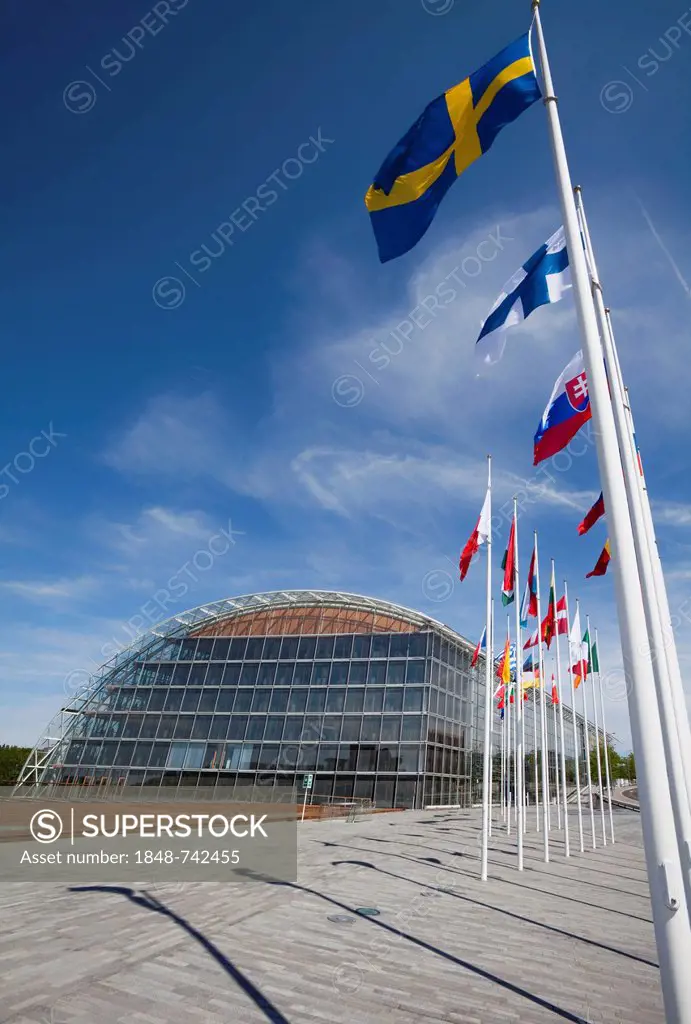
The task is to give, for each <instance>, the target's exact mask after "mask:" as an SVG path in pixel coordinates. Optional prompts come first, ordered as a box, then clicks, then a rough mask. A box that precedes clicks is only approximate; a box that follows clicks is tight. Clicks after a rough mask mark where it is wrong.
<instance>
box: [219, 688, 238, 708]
mask: <svg viewBox="0 0 691 1024" xmlns="http://www.w3.org/2000/svg"><path fill="white" fill-rule="evenodd" d="M234 700H235V690H221V691H220V693H219V695H218V700H217V702H216V710H217V711H232V710H233V701H234Z"/></svg>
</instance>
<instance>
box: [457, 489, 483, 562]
mask: <svg viewBox="0 0 691 1024" xmlns="http://www.w3.org/2000/svg"><path fill="white" fill-rule="evenodd" d="M490 507H491V506H490V491H489V488H488V489H487V494H486V495H485V503H484V505H483V506H482V512H481V513H480V518H479V519H478V521H477V525H476V527H475V529H474V530H473V532H472V533H471V535H470V537H469V538H468V542H467V544H466V546H465V547H464V548H463V551H461V559H460V562H459V563H458V568H459V569H460V573H461V580H464V579H465V577H466V574H467V572H468V569H469V568H470V563H471V562H472V560H473V555H474V554H476V552H477V550H478V548H479V547H480V545H481V544H486V543H487V541H488V540H489V535H490V518H491V516H490Z"/></svg>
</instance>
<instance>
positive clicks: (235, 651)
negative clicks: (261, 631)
mask: <svg viewBox="0 0 691 1024" xmlns="http://www.w3.org/2000/svg"><path fill="white" fill-rule="evenodd" d="M246 648H247V637H245V636H234V637H233V639H232V640H231V641H230V654H229V658H230V660H231V661H242V659H243V658H244V657H245V649H246Z"/></svg>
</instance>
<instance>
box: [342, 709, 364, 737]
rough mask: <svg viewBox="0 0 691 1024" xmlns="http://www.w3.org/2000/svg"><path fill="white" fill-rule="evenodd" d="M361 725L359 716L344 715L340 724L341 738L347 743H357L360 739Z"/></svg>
mask: <svg viewBox="0 0 691 1024" xmlns="http://www.w3.org/2000/svg"><path fill="white" fill-rule="evenodd" d="M361 727H362V719H361V718H360V717H359V716H357V715H353V716H351V717H350V718H348V717H347V716H346V717H345V718H344V719H343V725H342V726H341V739H342V740H345V741H346V742H349V743H357V741H358V740H359V739H360V728H361Z"/></svg>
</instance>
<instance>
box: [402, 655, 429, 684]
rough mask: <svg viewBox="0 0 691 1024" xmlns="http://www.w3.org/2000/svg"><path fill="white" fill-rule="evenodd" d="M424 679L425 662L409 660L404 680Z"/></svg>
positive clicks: (419, 680) (416, 680)
mask: <svg viewBox="0 0 691 1024" xmlns="http://www.w3.org/2000/svg"><path fill="white" fill-rule="evenodd" d="M424 681H425V663H424V661H422V660H420V661H409V662H408V667H407V669H406V682H408V683H424Z"/></svg>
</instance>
